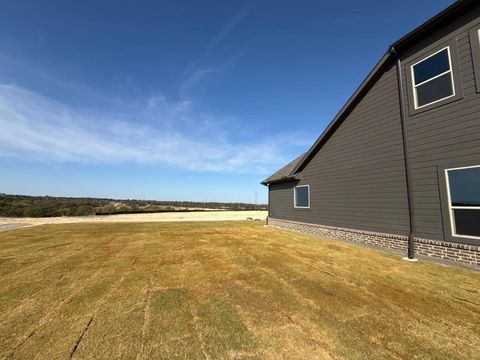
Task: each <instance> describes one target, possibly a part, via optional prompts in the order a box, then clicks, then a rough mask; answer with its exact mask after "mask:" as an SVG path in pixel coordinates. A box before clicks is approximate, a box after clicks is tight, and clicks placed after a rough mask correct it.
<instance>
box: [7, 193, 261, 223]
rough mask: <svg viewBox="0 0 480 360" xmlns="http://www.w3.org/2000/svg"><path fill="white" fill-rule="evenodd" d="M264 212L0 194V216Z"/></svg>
mask: <svg viewBox="0 0 480 360" xmlns="http://www.w3.org/2000/svg"><path fill="white" fill-rule="evenodd" d="M209 209H221V210H235V211H237V210H254V209H257V210H266V209H267V206H266V205H254V204H247V203H221V202H195V201H158V200H132V199H126V200H116V199H101V198H69V197H53V196H27V195H7V194H0V216H3V217H52V216H88V215H112V214H140V213H158V212H175V211H178V212H180V211H193V210H209Z"/></svg>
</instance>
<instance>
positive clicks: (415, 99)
mask: <svg viewBox="0 0 480 360" xmlns="http://www.w3.org/2000/svg"><path fill="white" fill-rule="evenodd" d="M445 49H447V53H448V65H449V66H450V69H449V70H448V71H445V72H443V73H441V74H439V75H435V76H434V77H432V78H430V79H428V80H425V81H423V82H421V83H420V84H415V73H414V70H413V68H414V67H415V66H416V65H418V64H420V63H422V62H424V61H425V60H428V59H430V58H431V57H432V56H435V55H437V54H438V53H441V52H442V51H444V50H445ZM448 73H450V81H451V82H452V90H453V94H452V95H448V96H446V97H444V98H441V99H438V100H435V101H432V102H429V103H428V104H424V105H422V106H418V98H417V87H419V86H421V85H424V84H426V83H428V82H430V81H433V80H435V79H437V78H439V77H440V76H443V75H445V74H448ZM410 74H411V77H412V86H413V102H414V108H415V110H418V109H421V108H424V107H426V106H430V105H432V104H436V103H438V102H440V101H443V100H446V99H449V98H451V97H454V96H455V95H456V92H455V80H454V78H453V66H452V56H451V54H450V46H446V47H444V48H442V49H440V50H438V51H437V52H435V53H433V54H431V55H429V56H427V57H425V58H423V59H422V60H420V61H417V62H416V63H415V64H413V65H412V66H410Z"/></svg>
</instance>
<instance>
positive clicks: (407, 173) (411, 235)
mask: <svg viewBox="0 0 480 360" xmlns="http://www.w3.org/2000/svg"><path fill="white" fill-rule="evenodd" d="M390 53H391V54H392V55H393V56H395V59H396V64H397V85H398V98H399V103H400V120H401V122H402V141H403V157H404V161H405V179H406V182H407V184H406V185H407V202H408V216H409V224H410V232H409V234H408V255H407V259H408V260H413V259H415V246H414V240H415V208H414V202H413V193H412V176H411V168H410V159H409V156H408V154H409V151H408V135H407V123H406V116H405V100H404V96H403V80H402V61H401V60H400V56H399V55H398V53H397V51H396V50H395V48H394V47H393V46H392V47H391V48H390Z"/></svg>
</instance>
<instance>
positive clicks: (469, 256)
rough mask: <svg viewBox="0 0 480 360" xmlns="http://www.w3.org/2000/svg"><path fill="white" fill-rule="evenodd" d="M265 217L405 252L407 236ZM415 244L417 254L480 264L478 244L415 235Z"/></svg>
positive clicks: (271, 221) (304, 229)
mask: <svg viewBox="0 0 480 360" xmlns="http://www.w3.org/2000/svg"><path fill="white" fill-rule="evenodd" d="M267 221H268V225H269V226H272V227H276V228H279V229H283V230H290V231H297V232H301V233H304V234H309V235H314V236H321V237H325V238H331V239H337V240H346V241H350V242H354V243H359V244H364V245H369V246H374V247H381V248H386V249H391V250H396V251H401V252H404V253H405V254H406V253H407V247H408V237H407V236H404V235H394V234H386V233H377V232H370V231H363V230H354V229H346V228H338V227H332V226H324V225H316V224H307V223H301V222H296V221H289V220H280V219H273V218H270V217H269V218H268V219H267ZM414 246H415V253H416V254H417V255H419V256H427V257H432V258H436V259H441V260H447V261H449V262H457V263H461V264H463V265H469V266H473V267H476V268H480V246H474V245H463V244H457V243H451V242H444V241H436V240H428V239H420V238H416V239H415V244H414Z"/></svg>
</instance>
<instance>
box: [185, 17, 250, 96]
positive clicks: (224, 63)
mask: <svg viewBox="0 0 480 360" xmlns="http://www.w3.org/2000/svg"><path fill="white" fill-rule="evenodd" d="M248 13H249V10H248V9H244V10H242V11H241V12H239V13H238V14H236V15H235V16H234V17H233V18H232V19H230V20H229V21H228V22H227V23H226V24H225V26H224V27H223V28H222V29H221V30H220V31H219V32H218V33H217V34H216V35H215V36H213V37H212V38H211V39H210V41H209V42H208V43H207V45H206V48H205V51H204V53H203V54H202V55H201V56H199V57H198V58H197V59H196V60H195V61H193V62H192V63H191V64H190V65H189V66H188V67H187V68H186V69H185V71H184V76H185V78H184V80H183V82H182V83H181V85H180V95H181V96H182V97H185V96H186V95H187V93H188V92H189V91H190V90H191V89H193V88H195V87H196V86H197V85H198V84H200V83H201V82H202V81H203V80H204V79H206V78H207V76H208V75H212V74H215V73H220V72H222V71H225V70H226V69H228V68H229V67H231V66H232V65H233V64H234V62H235V61H236V60H237V59H238V58H239V57H240V56H241V54H242V53H243V52H244V51H245V50H246V48H247V46H244V47H242V48H241V49H239V50H238V49H237V51H234V52H233V55H229V56H225V54H223V56H218V52H219V48H221V46H222V43H224V42H226V40H227V38H228V36H229V35H230V34H231V33H232V32H233V31H234V30H235V29H236V28H237V27H238V26H239V25H240V23H241V22H242V21H243V20H244V19H245V18H246V17H247V15H248Z"/></svg>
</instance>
